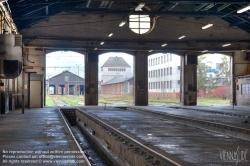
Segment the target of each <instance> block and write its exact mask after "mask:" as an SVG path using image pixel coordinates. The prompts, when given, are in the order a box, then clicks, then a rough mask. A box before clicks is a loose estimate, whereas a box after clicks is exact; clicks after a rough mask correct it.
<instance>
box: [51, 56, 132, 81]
mask: <svg viewBox="0 0 250 166" xmlns="http://www.w3.org/2000/svg"><path fill="white" fill-rule="evenodd" d="M114 56H119V57H123V58H124V60H125V61H126V62H127V63H128V64H129V65H130V66H131V71H133V59H134V58H133V56H132V55H129V54H125V53H112V52H111V53H105V54H101V55H100V56H99V67H98V69H99V80H100V67H101V66H102V65H103V64H104V63H105V62H106V60H107V59H108V58H109V57H114ZM77 65H79V76H80V77H82V78H84V55H82V54H79V53H76V52H72V51H66V52H64V51H57V52H52V53H49V54H47V55H46V78H48V76H49V77H50V78H51V77H53V76H55V75H57V74H60V73H61V72H63V71H64V70H69V71H70V72H72V73H75V74H77V72H78V66H77ZM131 74H132V73H131Z"/></svg>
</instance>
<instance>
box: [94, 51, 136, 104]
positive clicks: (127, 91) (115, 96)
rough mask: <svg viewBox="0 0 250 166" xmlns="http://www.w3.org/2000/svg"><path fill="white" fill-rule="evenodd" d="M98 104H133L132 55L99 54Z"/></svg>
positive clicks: (116, 53)
mask: <svg viewBox="0 0 250 166" xmlns="http://www.w3.org/2000/svg"><path fill="white" fill-rule="evenodd" d="M98 68H99V75H98V78H99V84H98V92H99V99H98V100H99V101H98V102H99V105H104V104H105V103H106V105H109V106H110V105H114V106H117V105H121V106H122V105H124V106H128V105H134V74H133V73H134V72H133V71H134V70H133V69H134V57H133V56H132V55H129V54H126V53H118V52H110V53H104V54H101V55H99V67H98Z"/></svg>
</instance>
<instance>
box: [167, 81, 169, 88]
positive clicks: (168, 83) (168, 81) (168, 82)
mask: <svg viewBox="0 0 250 166" xmlns="http://www.w3.org/2000/svg"><path fill="white" fill-rule="evenodd" d="M167 89H169V81H167Z"/></svg>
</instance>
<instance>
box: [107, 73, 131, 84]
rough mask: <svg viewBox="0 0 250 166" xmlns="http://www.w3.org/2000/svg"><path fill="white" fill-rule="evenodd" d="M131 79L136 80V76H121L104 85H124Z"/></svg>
mask: <svg viewBox="0 0 250 166" xmlns="http://www.w3.org/2000/svg"><path fill="white" fill-rule="evenodd" d="M130 79H134V76H131V75H130V76H120V77H115V78H113V79H112V80H109V81H107V82H105V83H104V84H102V85H109V84H117V83H122V82H126V81H128V80H130Z"/></svg>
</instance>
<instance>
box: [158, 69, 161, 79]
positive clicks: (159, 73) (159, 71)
mask: <svg viewBox="0 0 250 166" xmlns="http://www.w3.org/2000/svg"><path fill="white" fill-rule="evenodd" d="M160 76H161V70H160V69H158V77H160Z"/></svg>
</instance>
